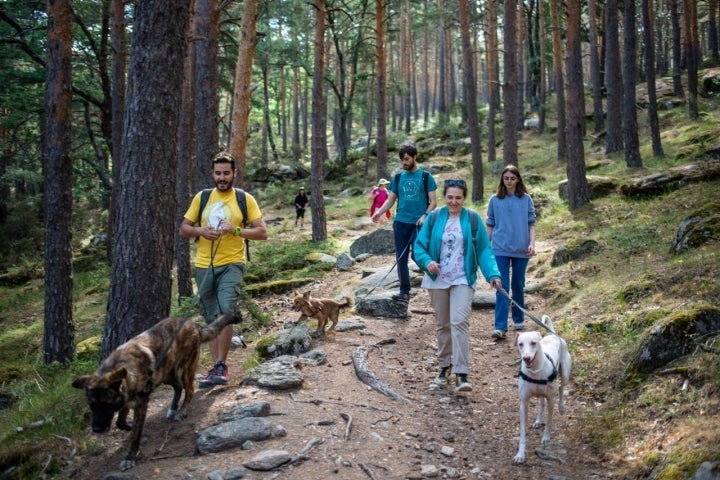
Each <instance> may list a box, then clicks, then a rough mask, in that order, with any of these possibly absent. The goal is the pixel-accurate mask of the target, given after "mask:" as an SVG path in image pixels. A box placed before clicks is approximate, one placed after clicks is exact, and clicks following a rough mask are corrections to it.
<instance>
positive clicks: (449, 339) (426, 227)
mask: <svg viewBox="0 0 720 480" xmlns="http://www.w3.org/2000/svg"><path fill="white" fill-rule="evenodd" d="M443 195H444V197H445V206H444V207H442V208H438V209H437V210H435V211H433V212H432V213H431V214H430V216H429V217H428V219H427V221H425V223H423V226H422V228H421V229H420V232H418V235H417V239H416V240H415V245H414V257H415V258H414V259H415V262H416V263H417V264H418V265H419V266H420V268H422V269H423V270H424V271H425V272H426V273H427V275H425V276H424V278H423V281H422V287H423V288H426V289H428V292H429V293H430V300H431V301H432V305H433V308H434V309H435V323H436V336H437V341H438V347H437V355H438V359H439V366H440V374H439V375H438V377H437V378H436V379H435V380H433V384H435V385H444V384H445V383H446V382H447V381H448V374H449V372H450V369H451V367H452V370H453V373H455V375H456V376H457V381H456V387H455V390H456V391H458V392H468V391H470V390H472V385H471V384H470V382H469V381H468V378H467V376H468V373H469V369H470V328H469V327H470V310H471V308H472V299H473V295H474V293H475V283H476V282H477V269H478V267H480V271H481V272H482V274H483V277H485V280H486V281H487V282H488V283H490V285H491V286H492V287H493V288H497V287H499V286H500V285H501V277H500V271H499V270H498V267H497V264H496V263H495V256H494V255H493V252H492V248H491V246H490V241H489V239H488V236H487V232H486V231H485V228H483V223H482V220H481V219H480V215H479V214H478V213H477V212H475V211H473V210H468V209H467V208H465V207H463V203H464V202H465V198H466V197H467V184H466V183H465V181H464V180H454V179H449V180H445V186H444V189H443Z"/></svg>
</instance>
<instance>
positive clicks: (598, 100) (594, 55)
mask: <svg viewBox="0 0 720 480" xmlns="http://www.w3.org/2000/svg"><path fill="white" fill-rule="evenodd" d="M596 8H597V7H596V3H595V0H588V12H589V15H588V19H589V21H590V77H591V82H592V96H593V124H594V127H595V128H594V131H595V133H600V132H602V131H603V129H604V128H605V112H603V102H602V71H601V69H600V52H599V51H598V48H599V47H598V27H597V12H596V10H595V9H596Z"/></svg>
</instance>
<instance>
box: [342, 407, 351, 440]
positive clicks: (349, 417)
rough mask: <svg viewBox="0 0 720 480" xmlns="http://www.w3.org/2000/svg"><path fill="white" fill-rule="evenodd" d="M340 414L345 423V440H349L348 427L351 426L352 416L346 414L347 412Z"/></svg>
mask: <svg viewBox="0 0 720 480" xmlns="http://www.w3.org/2000/svg"><path fill="white" fill-rule="evenodd" d="M340 416H341V417H342V419H343V420H345V422H346V423H347V425H345V437H344V438H345V440H350V429H351V428H352V417H351V416H350V415H348V414H347V413H342V412H340Z"/></svg>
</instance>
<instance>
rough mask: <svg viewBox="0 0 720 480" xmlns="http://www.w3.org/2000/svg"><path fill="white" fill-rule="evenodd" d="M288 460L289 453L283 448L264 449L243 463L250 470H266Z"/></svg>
mask: <svg viewBox="0 0 720 480" xmlns="http://www.w3.org/2000/svg"><path fill="white" fill-rule="evenodd" d="M289 461H290V454H289V453H288V452H286V451H285V450H265V451H262V452H260V453H258V454H257V455H255V456H254V457H253V458H251V459H250V460H248V461H247V462H245V463H244V464H243V465H244V466H245V467H246V468H249V469H250V470H260V471H263V472H267V471H268V470H273V469H275V468H277V467H279V466H280V465H283V464H285V463H287V462H289Z"/></svg>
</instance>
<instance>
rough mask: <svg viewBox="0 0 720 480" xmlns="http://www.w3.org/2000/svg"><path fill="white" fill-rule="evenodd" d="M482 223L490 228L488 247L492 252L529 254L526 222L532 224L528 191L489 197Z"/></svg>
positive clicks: (507, 255)
mask: <svg viewBox="0 0 720 480" xmlns="http://www.w3.org/2000/svg"><path fill="white" fill-rule="evenodd" d="M485 223H486V224H487V225H488V226H490V227H492V228H493V231H492V241H491V242H492V249H493V253H494V254H495V255H496V256H501V257H518V258H529V257H528V254H527V249H528V246H529V245H530V225H535V205H534V204H533V201H532V198H530V195H528V194H525V195H523V196H522V197H517V196H515V195H506V196H505V198H503V199H500V198H498V197H497V196H496V195H493V196H492V197H491V198H490V203H488V209H487V219H486V220H485Z"/></svg>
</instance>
